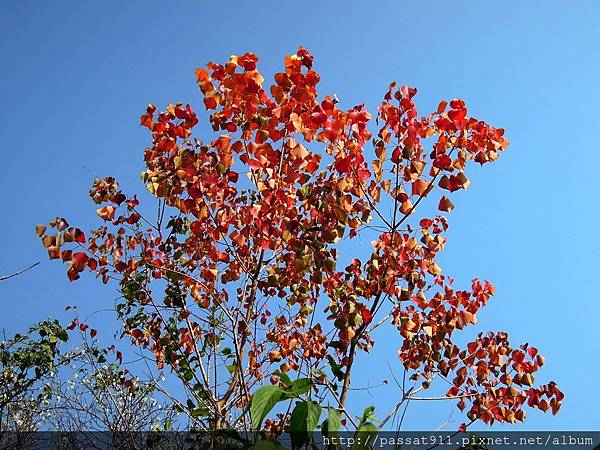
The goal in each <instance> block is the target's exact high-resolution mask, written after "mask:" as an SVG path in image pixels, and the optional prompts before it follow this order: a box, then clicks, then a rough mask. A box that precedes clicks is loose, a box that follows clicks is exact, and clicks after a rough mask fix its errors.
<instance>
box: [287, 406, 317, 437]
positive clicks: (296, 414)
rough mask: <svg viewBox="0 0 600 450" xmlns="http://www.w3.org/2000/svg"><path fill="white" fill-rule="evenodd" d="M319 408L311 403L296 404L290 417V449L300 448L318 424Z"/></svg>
mask: <svg viewBox="0 0 600 450" xmlns="http://www.w3.org/2000/svg"><path fill="white" fill-rule="evenodd" d="M320 417H321V407H320V406H319V405H318V404H317V403H315V402H313V401H308V402H306V401H302V402H299V403H297V404H296V407H295V408H294V410H293V411H292V415H291V417H290V435H291V438H292V448H300V447H301V446H302V445H304V444H306V443H307V442H308V439H309V433H312V432H313V431H314V430H315V429H316V428H317V424H318V423H319V418H320Z"/></svg>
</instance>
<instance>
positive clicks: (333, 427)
mask: <svg viewBox="0 0 600 450" xmlns="http://www.w3.org/2000/svg"><path fill="white" fill-rule="evenodd" d="M328 411H329V417H327V419H325V420H324V421H323V426H322V430H323V436H326V437H335V436H337V434H338V432H339V431H340V428H341V427H342V414H341V413H340V412H339V411H338V410H337V409H336V408H333V407H331V406H330V407H329V408H328Z"/></svg>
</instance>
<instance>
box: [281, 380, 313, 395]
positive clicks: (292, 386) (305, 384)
mask: <svg viewBox="0 0 600 450" xmlns="http://www.w3.org/2000/svg"><path fill="white" fill-rule="evenodd" d="M288 379H289V378H288ZM311 386H312V380H311V379H310V378H299V379H297V380H296V381H294V382H292V383H289V384H288V385H287V386H286V387H285V388H284V392H283V397H282V400H287V399H289V398H293V397H300V396H301V395H302V394H306V393H307V392H308V391H309V390H310V387H311Z"/></svg>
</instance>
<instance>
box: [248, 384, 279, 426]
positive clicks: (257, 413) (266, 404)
mask: <svg viewBox="0 0 600 450" xmlns="http://www.w3.org/2000/svg"><path fill="white" fill-rule="evenodd" d="M281 394H282V392H281V389H279V387H278V386H263V387H261V388H260V389H259V390H258V391H256V392H255V393H254V395H253V396H252V401H251V403H250V414H251V415H252V429H253V430H259V429H260V426H261V424H262V422H263V420H264V419H265V417H266V416H267V414H269V411H271V410H272V409H273V407H274V406H275V405H276V404H277V402H278V401H279V400H280V399H281Z"/></svg>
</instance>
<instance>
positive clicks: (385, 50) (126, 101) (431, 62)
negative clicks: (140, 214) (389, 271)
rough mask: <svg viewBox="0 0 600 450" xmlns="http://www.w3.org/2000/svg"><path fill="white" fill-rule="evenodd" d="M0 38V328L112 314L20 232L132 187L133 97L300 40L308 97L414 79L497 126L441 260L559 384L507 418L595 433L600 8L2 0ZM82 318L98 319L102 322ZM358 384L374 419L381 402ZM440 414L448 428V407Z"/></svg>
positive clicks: (274, 64)
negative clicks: (307, 55) (310, 81)
mask: <svg viewBox="0 0 600 450" xmlns="http://www.w3.org/2000/svg"><path fill="white" fill-rule="evenodd" d="M219 5H225V6H221V7H220V6H219ZM0 30H2V31H1V33H2V35H3V36H2V37H3V38H2V39H1V40H0V54H1V55H2V66H3V70H2V87H1V89H0V99H1V101H2V109H1V110H0V123H2V125H3V130H2V133H1V135H2V138H1V142H2V147H3V154H4V157H3V160H2V165H3V171H2V177H1V178H0V189H1V192H2V196H1V197H2V203H1V204H2V210H3V211H2V212H3V217H4V219H3V220H2V222H1V225H0V232H1V234H0V246H1V248H2V257H1V259H0V273H9V272H12V271H14V270H16V269H18V268H20V267H23V266H25V265H28V264H29V263H32V262H35V261H41V264H40V265H39V266H38V267H36V268H35V269H34V270H32V271H30V272H28V273H27V274H25V275H23V276H21V277H18V278H16V279H13V280H10V281H5V282H3V283H2V284H1V285H0V299H1V300H0V301H2V302H3V303H4V304H3V305H2V308H1V315H0V327H3V328H6V329H7V330H8V331H12V332H14V331H16V330H19V329H22V328H24V327H26V326H27V325H29V324H30V323H32V322H33V321H35V320H38V319H40V318H42V317H43V316H45V315H54V316H63V317H65V314H64V313H61V311H62V310H63V308H64V306H66V305H71V304H77V305H78V306H79V308H80V311H81V313H82V315H85V314H87V313H91V312H92V311H96V310H101V309H103V308H108V307H110V306H112V299H113V298H114V297H116V292H115V291H114V290H113V289H112V288H106V287H103V286H100V285H97V284H96V282H95V281H94V280H93V279H92V278H91V277H83V278H82V280H80V281H79V282H77V283H75V284H69V283H68V281H67V278H66V275H65V270H64V267H63V266H61V265H60V264H55V263H51V262H49V261H48V260H47V257H46V255H45V251H44V250H43V248H42V247H41V245H40V244H39V242H38V241H37V240H36V238H35V236H34V233H33V229H34V226H35V225H36V224H37V223H45V222H47V221H48V219H50V218H51V217H54V216H56V215H62V216H64V217H68V218H69V219H70V221H71V222H72V223H74V224H75V223H76V224H79V225H81V226H82V227H84V228H85V227H87V226H90V225H92V224H93V223H94V222H95V217H94V212H93V211H94V209H93V208H92V204H91V202H89V200H88V197H87V195H86V193H87V190H88V189H89V187H90V184H91V180H92V179H93V178H94V176H105V175H113V176H115V177H116V178H117V179H118V180H120V182H121V184H122V186H123V187H124V190H125V191H127V192H135V191H136V190H137V191H139V190H140V188H141V189H143V187H142V186H141V184H140V183H139V176H138V174H139V172H140V171H141V170H142V162H143V161H142V150H143V148H144V146H145V145H146V144H147V142H148V136H147V132H146V131H145V130H144V129H141V128H140V127H139V126H138V125H139V115H140V114H141V113H142V112H143V110H144V108H145V105H146V104H147V103H149V102H152V103H156V104H157V105H164V104H166V103H170V102H177V101H183V102H184V103H186V102H189V103H191V104H192V105H193V106H194V107H196V109H197V110H202V109H203V108H202V102H201V96H200V93H199V92H198V90H197V87H196V85H195V82H194V69H195V68H196V67H199V66H202V65H204V64H205V63H206V62H208V61H209V60H214V61H218V62H220V61H224V60H226V59H227V58H228V57H229V55H230V54H241V53H244V52H246V51H252V52H255V53H256V54H258V55H259V56H260V57H261V63H260V64H261V68H262V70H263V71H264V73H265V74H267V75H268V78H267V79H269V78H270V76H271V75H272V74H273V73H274V72H275V71H276V70H279V68H280V67H281V66H282V58H283V56H284V55H286V54H289V53H292V52H294V51H295V50H296V49H297V47H298V46H300V45H303V46H305V47H306V48H308V49H309V50H310V51H311V52H312V53H313V54H314V55H315V58H316V63H315V68H316V70H317V71H318V72H319V73H320V74H321V80H322V82H321V84H320V92H321V93H322V94H332V93H335V94H337V96H338V97H339V98H340V99H341V100H342V103H343V105H344V106H348V107H350V106H352V105H354V104H357V103H363V102H364V103H366V105H367V107H369V108H370V110H371V111H375V109H376V106H377V104H378V102H379V101H380V99H381V97H382V95H383V94H384V93H385V90H386V88H387V85H388V83H389V82H390V81H391V80H393V79H396V80H398V81H399V82H401V83H405V84H409V85H412V86H415V87H417V88H418V89H419V94H418V96H417V106H418V107H419V109H420V110H421V111H422V112H423V113H428V112H429V110H432V109H433V108H435V106H436V105H437V103H438V102H439V100H441V99H444V98H445V99H450V98H455V97H459V98H462V99H464V100H465V101H466V102H467V105H468V106H469V107H470V113H471V114H473V115H475V116H477V117H481V118H483V119H485V120H487V121H489V122H490V123H492V124H494V125H497V126H500V127H504V128H506V130H507V136H508V138H509V139H510V141H511V146H510V147H509V150H508V151H507V152H506V153H505V154H504V155H503V157H502V158H501V159H500V160H499V161H498V162H497V163H496V164H494V165H493V166H489V167H484V168H483V170H475V171H474V172H473V173H472V174H471V175H472V176H471V180H472V186H471V188H469V190H468V191H466V192H461V193H459V195H458V196H457V199H456V201H455V202H454V203H455V204H456V206H457V208H456V210H455V211H454V212H453V213H452V215H451V217H450V229H449V233H448V238H449V245H448V246H447V248H446V251H445V252H444V255H443V257H442V262H443V267H444V268H445V269H446V270H447V271H448V272H449V273H451V274H453V275H454V276H455V278H456V279H457V280H459V282H460V281H462V282H464V283H468V281H469V280H470V279H471V278H472V277H473V276H480V277H482V278H487V279H489V280H491V281H492V282H493V283H494V284H495V285H496V287H497V292H498V293H497V296H496V297H495V298H494V299H493V300H492V301H491V303H490V305H489V306H488V307H487V308H486V309H484V310H482V311H481V313H480V314H479V320H480V322H479V325H478V330H488V329H490V330H506V331H508V332H509V333H510V335H511V337H512V339H513V340H514V341H515V342H526V341H528V342H530V343H532V344H534V345H536V346H537V347H539V348H540V351H541V352H542V353H543V354H544V355H545V356H546V359H547V364H546V366H544V368H543V369H542V372H541V375H540V377H539V380H540V381H545V380H549V379H554V380H556V381H557V382H558V383H559V385H560V386H561V388H563V390H564V391H565V393H566V399H565V402H564V406H563V409H562V411H561V412H560V413H559V415H558V416H556V417H552V416H550V415H549V414H542V413H537V412H531V413H530V414H529V420H528V422H527V423H526V424H525V425H522V426H520V428H521V429H548V430H559V429H563V430H565V429H572V430H586V429H598V427H599V425H600V412H598V411H599V410H598V406H597V404H598V400H600V387H599V384H598V382H597V374H598V369H599V368H600V362H599V358H600V351H599V347H600V346H599V345H598V338H599V337H600V336H599V331H598V330H599V327H598V325H597V318H598V317H599V316H600V303H599V302H598V297H599V295H598V286H597V283H596V281H597V280H598V279H599V277H598V270H599V269H600V264H599V263H598V253H599V252H598V250H599V246H600V244H599V242H600V241H599V240H598V238H597V237H596V232H597V228H598V225H599V218H600V215H599V213H598V209H597V208H598V206H597V202H598V193H599V191H600V190H599V188H598V183H599V181H598V178H599V177H598V175H597V170H598V169H597V168H596V167H595V165H596V164H597V163H598V156H597V155H598V148H597V146H598V144H597V139H596V138H595V137H594V136H595V135H596V132H597V130H598V125H599V119H598V109H599V105H600V90H599V88H598V82H599V81H598V80H600V60H599V59H598V44H599V43H600V4H598V3H596V2H592V1H573V2H567V1H545V2H523V1H503V2H494V3H493V2H479V1H453V2H444V1H432V2H404V1H391V2H384V1H373V2H358V1H327V2H325V1H319V2H315V1H307V2H294V3H290V4H285V3H284V2H274V1H261V2H241V1H240V2H229V3H226V4H223V3H222V2H207V1H179V2H170V3H167V2H162V3H161V4H159V3H158V2H156V3H151V2H142V1H134V0H128V1H127V2H91V1H77V2H76V1H72V2H5V3H4V4H3V6H2V14H0ZM94 321H95V322H96V325H98V324H100V326H102V324H105V325H106V326H107V327H109V326H111V327H112V326H114V323H113V322H112V321H111V320H110V314H104V315H103V314H101V313H99V314H96V315H95V316H94ZM476 331H477V330H475V332H476ZM384 338H385V339H383V340H382V345H381V346H380V347H379V349H378V351H377V353H376V356H377V358H376V360H375V361H374V362H370V363H369V364H368V365H366V364H363V365H362V366H360V367H361V369H360V374H359V375H360V377H361V379H362V380H365V381H364V383H366V380H368V379H369V378H370V379H371V383H372V384H377V383H379V381H380V380H381V379H382V378H388V379H389V374H387V373H386V370H387V368H386V367H387V363H386V361H387V360H389V361H390V362H391V363H392V364H394V365H395V366H397V365H398V363H397V361H396V360H395V357H394V355H395V350H396V347H397V345H396V342H394V341H393V338H392V337H391V335H390V337H389V338H388V336H384ZM362 395H363V397H364V401H365V402H367V401H369V402H371V403H373V404H375V405H376V406H378V408H381V409H382V410H384V409H385V408H386V406H389V405H392V404H393V400H394V398H393V396H391V397H390V395H389V394H386V395H378V391H377V390H374V391H373V392H372V395H373V397H369V395H368V394H367V393H363V394H362ZM356 401H357V402H358V401H360V400H356ZM453 409H454V410H456V408H454V407H453V406H451V405H450V404H444V405H439V404H438V405H429V404H428V405H426V406H425V405H417V406H415V407H412V406H411V409H409V414H408V419H407V421H406V425H407V427H408V428H413V429H426V428H432V427H436V426H437V425H439V424H440V423H442V422H444V421H445V420H446V419H447V418H448V415H449V413H450V411H452V410H453ZM453 418H454V420H456V422H455V424H454V427H456V425H457V424H459V423H460V422H461V421H462V420H461V419H460V416H459V415H458V410H456V411H455V413H454V416H453ZM449 428H452V425H450V426H449Z"/></svg>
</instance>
